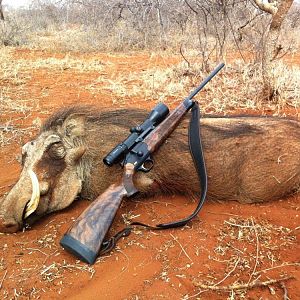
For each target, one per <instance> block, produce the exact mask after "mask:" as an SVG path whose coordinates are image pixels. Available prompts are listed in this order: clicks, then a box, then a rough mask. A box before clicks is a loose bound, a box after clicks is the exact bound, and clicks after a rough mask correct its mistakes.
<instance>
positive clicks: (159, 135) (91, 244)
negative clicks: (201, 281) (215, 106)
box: [60, 63, 224, 264]
mask: <svg viewBox="0 0 300 300" xmlns="http://www.w3.org/2000/svg"><path fill="white" fill-rule="evenodd" d="M223 67H224V64H223V63H222V64H220V65H218V66H217V67H216V69H215V70H214V71H213V72H212V73H211V74H210V75H209V76H208V77H207V78H205V80H204V81H203V82H202V83H201V84H200V85H199V86H198V87H197V88H196V89H195V90H194V91H193V92H192V93H191V94H190V95H189V96H188V97H187V98H186V99H184V101H183V102H182V103H180V104H179V105H178V106H177V107H176V108H175V109H174V110H173V111H172V112H171V113H169V109H168V107H167V106H166V105H165V104H163V103H159V104H158V105H157V106H156V107H155V108H154V109H153V110H152V112H151V113H150V114H149V116H148V118H147V119H146V121H145V122H144V123H142V124H141V125H140V126H137V127H135V128H132V129H131V130H130V131H131V134H130V135H129V136H128V138H127V139H125V140H124V141H123V142H122V143H120V144H119V145H117V146H116V147H115V148H114V149H113V150H112V151H111V152H110V153H108V154H107V155H106V156H105V157H104V159H103V162H104V163H105V164H106V165H107V166H112V165H113V164H115V163H120V162H121V165H122V166H123V168H124V174H123V178H122V180H121V182H118V183H114V184H112V185H111V186H110V187H109V188H108V189H107V190H106V191H105V192H104V193H103V194H101V195H100V196H99V197H98V198H96V200H94V201H93V202H92V204H91V205H90V206H89V207H87V208H86V209H85V210H84V212H83V213H82V214H81V215H80V216H79V217H78V218H77V219H76V221H75V222H74V224H73V225H72V226H71V228H70V229H69V230H68V231H67V232H66V233H65V235H64V237H63V238H62V240H61V241H60V244H61V245H62V246H63V247H64V248H65V249H66V250H67V251H69V252H71V253H72V254H74V255H75V256H76V257H78V258H79V259H81V260H82V261H84V262H87V263H90V264H93V263H94V262H95V260H96V258H97V256H98V255H99V251H100V250H101V249H102V248H103V247H105V248H107V249H111V248H112V247H111V246H112V243H113V242H112V241H114V240H115V239H118V238H120V237H121V236H125V235H128V234H129V232H130V230H129V231H128V230H126V229H128V228H125V230H123V231H121V232H120V233H119V234H117V235H116V236H115V237H113V238H112V239H111V240H110V241H109V242H103V241H104V237H105V236H106V234H107V232H108V230H109V228H110V226H111V224H112V222H113V219H114V217H115V214H116V212H117V210H118V208H119V206H120V205H121V202H122V200H123V198H124V197H130V196H132V195H134V194H136V193H137V192H138V190H137V189H136V187H135V186H134V183H133V176H134V174H135V173H136V172H137V171H142V172H149V171H150V170H151V168H152V166H153V163H154V162H153V160H152V157H151V155H152V153H154V152H155V151H156V150H158V148H159V147H160V146H161V144H162V143H163V142H164V141H165V140H166V139H167V138H168V137H169V135H170V134H171V133H172V132H173V131H174V129H175V128H176V127H177V126H178V124H179V122H180V121H181V120H182V118H183V117H184V116H185V114H186V113H187V112H188V111H189V110H190V109H191V110H192V117H191V122H190V130H189V142H190V149H191V155H192V157H193V160H194V163H195V165H196V169H197V171H198V175H199V177H200V185H201V197H200V201H199V203H198V206H197V208H196V210H195V211H194V212H193V214H191V215H190V216H189V217H187V218H185V219H182V220H180V221H176V222H171V223H165V224H158V225H156V226H155V227H154V226H148V225H145V224H142V223H139V222H135V223H132V225H143V226H147V227H150V228H152V229H166V228H174V227H179V226H184V225H185V224H186V223H187V222H188V221H189V220H191V219H192V218H193V217H195V216H196V215H197V214H198V212H199V210H200V209H201V207H202V205H203V203H204V200H205V196H206V190H207V176H206V170H205V164H204V159H203V152H202V145H201V140H200V135H199V106H198V103H197V102H196V101H194V100H192V99H193V98H194V96H195V95H197V94H198V93H199V91H200V90H202V89H203V87H204V86H205V85H206V84H207V83H208V82H209V81H210V80H211V79H212V78H213V77H214V76H215V75H216V74H217V73H218V72H219V71H220V70H221V69H222V68H223ZM129 229H131V228H129ZM113 244H114V243H113ZM107 249H106V250H107ZM101 251H102V250H101Z"/></svg>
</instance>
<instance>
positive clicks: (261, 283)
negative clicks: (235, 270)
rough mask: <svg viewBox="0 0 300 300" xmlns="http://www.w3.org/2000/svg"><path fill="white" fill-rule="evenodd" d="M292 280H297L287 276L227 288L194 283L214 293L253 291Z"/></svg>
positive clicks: (227, 286)
mask: <svg viewBox="0 0 300 300" xmlns="http://www.w3.org/2000/svg"><path fill="white" fill-rule="evenodd" d="M290 279H295V277H293V276H286V277H282V278H278V279H270V280H267V281H256V280H253V281H252V282H250V283H245V284H232V285H226V286H215V285H207V284H204V283H201V282H197V281H195V280H194V281H193V284H194V286H196V287H200V288H201V289H206V290H212V291H231V290H246V289H248V290H249V289H253V288H255V287H262V286H268V285H271V284H275V283H279V282H283V281H287V280H290Z"/></svg>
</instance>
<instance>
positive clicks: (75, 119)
mask: <svg viewBox="0 0 300 300" xmlns="http://www.w3.org/2000/svg"><path fill="white" fill-rule="evenodd" d="M84 123H85V117H84V115H83V114H73V115H70V116H69V117H67V118H66V120H65V121H64V123H63V126H62V128H63V131H64V134H65V135H66V136H67V137H69V138H72V139H73V138H76V137H80V136H84V134H85V132H84Z"/></svg>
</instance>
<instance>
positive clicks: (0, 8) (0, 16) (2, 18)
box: [0, 0, 4, 21]
mask: <svg viewBox="0 0 300 300" xmlns="http://www.w3.org/2000/svg"><path fill="white" fill-rule="evenodd" d="M0 20H2V21H4V15H3V9H2V0H0Z"/></svg>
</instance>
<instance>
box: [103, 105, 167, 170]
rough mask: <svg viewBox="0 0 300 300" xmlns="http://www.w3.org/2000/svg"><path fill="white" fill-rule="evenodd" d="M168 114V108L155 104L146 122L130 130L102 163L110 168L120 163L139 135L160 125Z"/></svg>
mask: <svg viewBox="0 0 300 300" xmlns="http://www.w3.org/2000/svg"><path fill="white" fill-rule="evenodd" d="M168 114H169V108H168V107H167V106H166V105H165V104H163V103H159V104H157V105H156V106H155V107H154V109H153V110H152V111H151V112H150V114H149V116H148V118H147V119H146V121H145V122H144V123H143V124H141V125H139V126H136V127H133V128H131V129H130V132H131V134H130V135H129V136H128V138H127V139H125V140H124V141H123V142H122V143H120V144H119V145H118V146H116V147H115V148H114V149H113V150H112V151H110V152H109V153H108V154H107V155H106V156H105V157H104V158H103V162H104V163H105V164H106V165H107V166H112V165H113V164H114V163H116V162H118V161H120V159H121V158H122V157H123V156H124V154H127V153H128V152H129V151H130V149H131V148H132V147H133V146H134V145H135V143H136V142H137V141H138V140H137V139H138V138H139V136H140V135H142V134H143V133H144V135H146V134H148V133H149V132H150V131H151V130H153V129H154V128H155V126H157V125H158V124H159V123H161V122H162V121H163V120H164V119H165V118H166V117H167V115H168Z"/></svg>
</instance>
